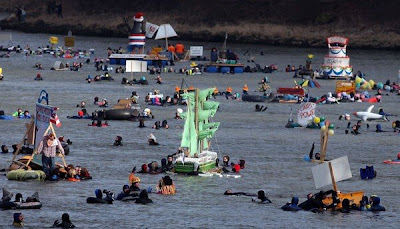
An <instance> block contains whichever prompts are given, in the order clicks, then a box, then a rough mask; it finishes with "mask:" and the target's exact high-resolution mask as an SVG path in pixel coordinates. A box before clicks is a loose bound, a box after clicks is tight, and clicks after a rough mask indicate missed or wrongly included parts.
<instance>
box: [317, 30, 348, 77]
mask: <svg viewBox="0 0 400 229" xmlns="http://www.w3.org/2000/svg"><path fill="white" fill-rule="evenodd" d="M326 41H327V43H328V47H329V53H328V55H327V56H325V58H324V64H323V65H322V66H321V68H322V74H323V75H325V76H326V75H327V76H328V78H330V79H337V78H348V77H350V76H352V75H353V67H352V66H351V65H350V57H349V56H347V51H346V47H347V44H348V43H349V39H348V38H345V37H339V36H334V37H328V38H327V39H326ZM321 78H323V77H321Z"/></svg>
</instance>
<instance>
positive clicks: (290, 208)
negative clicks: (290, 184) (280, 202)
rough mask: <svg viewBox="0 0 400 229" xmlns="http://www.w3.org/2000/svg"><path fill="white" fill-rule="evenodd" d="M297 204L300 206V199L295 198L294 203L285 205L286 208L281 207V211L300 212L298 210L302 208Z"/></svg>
mask: <svg viewBox="0 0 400 229" xmlns="http://www.w3.org/2000/svg"><path fill="white" fill-rule="evenodd" d="M297 204H299V198H297V197H293V198H292V202H290V203H287V204H285V205H284V206H282V207H281V209H282V210H284V211H298V210H301V208H300V207H299V206H297Z"/></svg>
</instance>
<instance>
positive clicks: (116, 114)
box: [97, 109, 139, 120]
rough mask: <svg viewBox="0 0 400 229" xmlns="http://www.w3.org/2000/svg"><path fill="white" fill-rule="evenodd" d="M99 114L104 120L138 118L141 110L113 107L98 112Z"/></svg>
mask: <svg viewBox="0 0 400 229" xmlns="http://www.w3.org/2000/svg"><path fill="white" fill-rule="evenodd" d="M97 116H98V117H99V118H101V119H104V120H137V118H138V116H139V111H138V110H136V109H111V110H101V111H98V112H97Z"/></svg>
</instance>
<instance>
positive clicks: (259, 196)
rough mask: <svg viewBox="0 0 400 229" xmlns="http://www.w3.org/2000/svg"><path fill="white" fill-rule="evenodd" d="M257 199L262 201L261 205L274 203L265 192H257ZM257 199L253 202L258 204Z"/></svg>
mask: <svg viewBox="0 0 400 229" xmlns="http://www.w3.org/2000/svg"><path fill="white" fill-rule="evenodd" d="M257 199H258V200H260V201H259V203H272V201H271V200H270V199H268V197H267V196H266V195H265V191H264V190H260V191H258V192H257ZM257 199H252V201H253V202H257Z"/></svg>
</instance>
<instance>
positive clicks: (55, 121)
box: [50, 108, 61, 127]
mask: <svg viewBox="0 0 400 229" xmlns="http://www.w3.org/2000/svg"><path fill="white" fill-rule="evenodd" d="M56 110H57V108H55V110H53V112H52V114H51V118H50V122H51V123H53V124H55V125H56V127H61V121H60V119H59V118H58V116H57V113H56Z"/></svg>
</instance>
